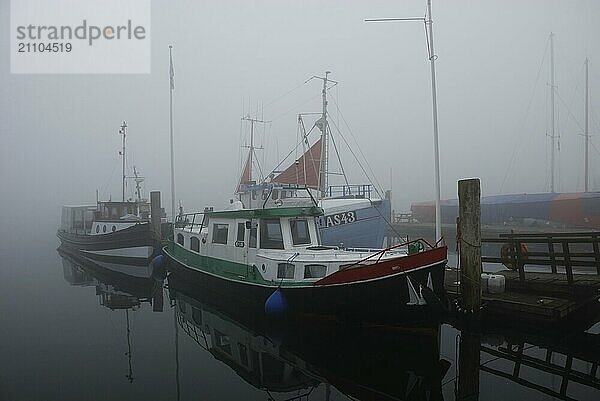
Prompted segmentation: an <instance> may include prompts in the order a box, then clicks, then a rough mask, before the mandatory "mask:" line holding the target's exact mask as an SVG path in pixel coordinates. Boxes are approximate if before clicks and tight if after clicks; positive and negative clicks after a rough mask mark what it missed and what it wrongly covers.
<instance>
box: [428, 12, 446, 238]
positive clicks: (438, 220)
mask: <svg viewBox="0 0 600 401" xmlns="http://www.w3.org/2000/svg"><path fill="white" fill-rule="evenodd" d="M427 14H428V16H429V19H428V20H427V35H428V37H429V62H430V64H431V102H432V111H433V146H434V149H435V152H434V153H435V156H434V157H435V239H436V241H439V240H440V239H441V238H442V216H441V207H440V203H441V201H440V198H441V188H440V187H441V184H440V147H439V140H438V111H437V89H436V84H435V59H436V57H437V56H436V55H435V50H434V47H433V19H432V16H431V0H427Z"/></svg>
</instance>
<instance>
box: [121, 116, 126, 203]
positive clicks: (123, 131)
mask: <svg viewBox="0 0 600 401" xmlns="http://www.w3.org/2000/svg"><path fill="white" fill-rule="evenodd" d="M119 134H121V135H123V147H122V148H121V157H122V158H123V173H122V179H123V181H122V188H123V202H125V137H126V136H127V122H125V121H123V124H122V125H121V129H119Z"/></svg>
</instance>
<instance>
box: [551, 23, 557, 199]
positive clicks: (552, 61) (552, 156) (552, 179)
mask: <svg viewBox="0 0 600 401" xmlns="http://www.w3.org/2000/svg"><path fill="white" fill-rule="evenodd" d="M554 89H555V82H554V33H552V32H551V33H550V121H551V122H550V143H551V146H552V149H551V151H550V192H554V177H555V174H554V170H555V163H556V162H555V155H554V150H555V148H556V144H555V142H554V141H555V139H556V135H555V131H554V125H555V114H554V113H555V105H554Z"/></svg>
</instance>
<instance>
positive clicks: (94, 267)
mask: <svg viewBox="0 0 600 401" xmlns="http://www.w3.org/2000/svg"><path fill="white" fill-rule="evenodd" d="M57 251H58V254H59V255H60V256H61V258H62V264H63V275H64V278H65V280H66V281H67V282H68V283H69V284H71V285H73V286H82V287H84V286H94V287H96V295H97V296H98V298H99V302H100V305H102V306H104V307H106V308H108V309H110V310H113V311H115V310H117V311H118V310H125V316H126V332H127V353H126V355H127V359H128V362H129V372H128V374H127V375H126V377H127V379H128V380H129V381H130V382H133V367H132V349H131V330H130V326H129V311H130V310H131V311H135V310H137V309H139V308H140V307H141V305H142V303H148V304H150V305H152V309H153V311H155V312H162V311H163V281H164V271H163V272H161V271H158V270H155V269H154V268H153V267H152V266H151V265H149V266H146V267H142V268H140V266H131V265H127V264H126V263H118V262H119V260H113V261H111V263H110V264H101V263H99V262H96V261H92V260H91V259H89V258H87V257H85V256H84V255H83V254H81V253H79V252H72V251H70V250H69V249H68V248H64V247H62V246H61V247H59V248H58V250H57ZM124 262H126V261H124ZM124 271H128V272H135V275H128V274H125V273H123V272H124Z"/></svg>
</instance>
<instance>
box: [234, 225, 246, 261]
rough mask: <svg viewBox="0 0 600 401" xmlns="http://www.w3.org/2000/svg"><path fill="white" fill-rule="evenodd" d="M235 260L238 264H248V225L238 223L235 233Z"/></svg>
mask: <svg viewBox="0 0 600 401" xmlns="http://www.w3.org/2000/svg"><path fill="white" fill-rule="evenodd" d="M235 235H236V237H235V260H236V262H239V263H243V264H245V265H247V264H248V238H247V237H248V236H247V235H246V223H245V222H240V223H237V227H236V233H235Z"/></svg>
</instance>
